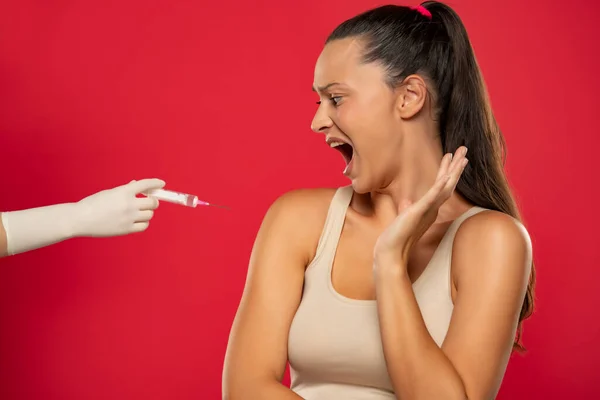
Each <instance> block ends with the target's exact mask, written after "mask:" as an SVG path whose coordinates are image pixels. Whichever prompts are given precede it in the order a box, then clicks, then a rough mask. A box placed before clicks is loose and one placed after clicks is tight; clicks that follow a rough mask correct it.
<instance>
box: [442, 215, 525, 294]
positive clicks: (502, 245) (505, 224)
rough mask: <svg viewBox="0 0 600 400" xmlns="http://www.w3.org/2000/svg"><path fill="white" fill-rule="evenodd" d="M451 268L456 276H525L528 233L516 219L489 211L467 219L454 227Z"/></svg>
mask: <svg viewBox="0 0 600 400" xmlns="http://www.w3.org/2000/svg"><path fill="white" fill-rule="evenodd" d="M452 262H453V268H456V272H457V277H458V278H459V279H460V277H461V276H472V277H474V278H475V277H477V278H478V279H482V278H483V277H484V276H490V277H492V276H493V277H495V278H501V277H506V278H508V279H510V280H518V281H520V282H522V281H523V279H524V280H525V281H526V280H527V279H528V277H529V273H530V270H531V264H532V246H531V239H530V237H529V233H528V232H527V229H526V228H525V226H523V224H522V223H521V222H520V221H518V220H517V219H515V218H513V217H511V216H510V215H507V214H505V213H502V212H499V211H493V210H485V211H481V212H479V213H477V214H475V215H473V216H471V217H469V218H467V219H466V220H465V221H464V222H463V223H462V224H461V225H460V227H459V228H458V230H457V232H456V236H455V238H454V244H453V254H452Z"/></svg>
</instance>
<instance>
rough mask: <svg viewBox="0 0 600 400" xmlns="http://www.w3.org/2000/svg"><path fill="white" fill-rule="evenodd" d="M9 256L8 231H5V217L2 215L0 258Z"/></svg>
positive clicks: (0, 217)
mask: <svg viewBox="0 0 600 400" xmlns="http://www.w3.org/2000/svg"><path fill="white" fill-rule="evenodd" d="M7 255H8V248H7V246H6V230H5V229H4V217H3V216H2V214H1V213H0V257H6V256H7Z"/></svg>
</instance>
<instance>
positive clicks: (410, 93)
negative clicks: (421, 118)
mask: <svg viewBox="0 0 600 400" xmlns="http://www.w3.org/2000/svg"><path fill="white" fill-rule="evenodd" d="M396 91H397V93H398V97H397V105H396V108H397V110H398V111H399V113H400V117H401V118H402V119H409V118H412V117H414V116H415V115H417V114H418V113H419V111H421V109H422V108H423V107H424V106H425V102H426V100H427V85H426V84H425V80H424V79H423V78H421V77H420V76H419V75H409V76H407V77H406V78H405V79H404V81H402V83H401V84H400V85H399V86H398V88H397V89H396Z"/></svg>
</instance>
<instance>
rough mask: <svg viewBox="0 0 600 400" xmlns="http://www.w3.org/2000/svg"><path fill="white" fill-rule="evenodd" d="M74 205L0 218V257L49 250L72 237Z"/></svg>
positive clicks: (48, 207)
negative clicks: (40, 249)
mask: <svg viewBox="0 0 600 400" xmlns="http://www.w3.org/2000/svg"><path fill="white" fill-rule="evenodd" d="M75 208H76V207H75V204H73V203H65V204H56V205H52V206H47V207H38V208H32V209H28V210H20V211H11V212H3V213H2V214H1V221H2V228H1V229H0V231H1V232H0V256H6V255H14V254H19V253H24V252H26V251H30V250H34V249H38V248H41V247H45V246H49V245H51V244H54V243H58V242H61V241H63V240H65V239H69V238H71V237H73V236H75V235H76V229H75V222H76V216H75V212H76V209H75Z"/></svg>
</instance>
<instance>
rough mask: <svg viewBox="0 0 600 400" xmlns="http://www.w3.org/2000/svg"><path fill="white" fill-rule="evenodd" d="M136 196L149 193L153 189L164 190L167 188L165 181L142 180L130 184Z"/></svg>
mask: <svg viewBox="0 0 600 400" xmlns="http://www.w3.org/2000/svg"><path fill="white" fill-rule="evenodd" d="M129 185H130V186H131V188H132V189H133V190H134V191H135V193H136V194H138V193H143V192H147V191H149V190H153V189H162V188H163V187H164V186H165V181H163V180H162V179H142V180H139V181H132V182H130V183H129Z"/></svg>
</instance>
